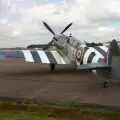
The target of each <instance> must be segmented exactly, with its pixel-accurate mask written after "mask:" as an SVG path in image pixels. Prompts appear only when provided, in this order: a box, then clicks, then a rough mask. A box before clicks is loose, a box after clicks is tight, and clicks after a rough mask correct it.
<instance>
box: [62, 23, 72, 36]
mask: <svg viewBox="0 0 120 120" xmlns="http://www.w3.org/2000/svg"><path fill="white" fill-rule="evenodd" d="M72 24H73V23H70V24H68V25H67V26H66V27H65V28H64V29H63V31H62V32H61V34H63V33H64V32H65V31H66V30H68V28H69V27H70V26H71V25H72Z"/></svg>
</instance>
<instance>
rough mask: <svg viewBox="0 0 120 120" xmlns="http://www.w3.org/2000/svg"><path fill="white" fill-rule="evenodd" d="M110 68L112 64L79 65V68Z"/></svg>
mask: <svg viewBox="0 0 120 120" xmlns="http://www.w3.org/2000/svg"><path fill="white" fill-rule="evenodd" d="M108 68H111V66H110V65H107V64H103V63H89V64H83V65H80V66H78V69H82V70H84V69H86V70H94V69H108Z"/></svg>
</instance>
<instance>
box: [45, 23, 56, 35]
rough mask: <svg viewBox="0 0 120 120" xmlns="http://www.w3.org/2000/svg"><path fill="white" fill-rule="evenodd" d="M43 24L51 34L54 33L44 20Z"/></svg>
mask: <svg viewBox="0 0 120 120" xmlns="http://www.w3.org/2000/svg"><path fill="white" fill-rule="evenodd" d="M43 24H44V26H45V27H46V28H47V29H48V30H49V31H50V32H51V33H52V34H53V35H55V32H54V31H53V30H52V29H51V28H50V26H49V25H48V24H47V23H46V22H43Z"/></svg>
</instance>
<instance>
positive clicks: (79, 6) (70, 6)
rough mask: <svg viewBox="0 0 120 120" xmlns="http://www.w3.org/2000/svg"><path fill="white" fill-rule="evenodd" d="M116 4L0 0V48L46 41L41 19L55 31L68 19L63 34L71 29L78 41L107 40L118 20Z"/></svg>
mask: <svg viewBox="0 0 120 120" xmlns="http://www.w3.org/2000/svg"><path fill="white" fill-rule="evenodd" d="M119 6H120V1H119V0H101V1H99V0H60V1H57V2H52V0H1V1H0V26H1V27H0V47H13V46H14V47H15V46H27V45H29V44H32V43H47V42H48V41H50V40H51V38H52V35H51V33H50V32H49V31H48V30H47V29H46V28H45V27H44V26H43V24H42V21H46V22H47V23H48V24H49V25H50V26H51V27H52V28H53V30H54V31H55V32H56V33H60V32H61V31H62V30H63V29H64V27H65V26H66V25H67V24H69V23H70V22H71V21H72V22H73V23H74V24H73V26H72V27H71V28H70V29H69V30H68V31H67V32H66V33H65V34H69V33H70V32H72V34H73V36H75V37H76V38H78V39H79V40H86V41H89V42H92V41H96V42H99V41H106V40H111V39H112V37H113V34H115V33H116V32H115V31H117V29H118V28H119V27H114V24H116V23H119V21H120V8H119ZM111 25H112V26H111ZM118 25H119V24H118ZM118 30H119V29H118Z"/></svg>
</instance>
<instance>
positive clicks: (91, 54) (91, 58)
mask: <svg viewBox="0 0 120 120" xmlns="http://www.w3.org/2000/svg"><path fill="white" fill-rule="evenodd" d="M107 50H108V48H107V47H105V46H95V47H88V49H87V50H86V51H85V53H84V57H83V64H87V63H97V62H98V61H99V59H104V57H105V55H106V52H107Z"/></svg>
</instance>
